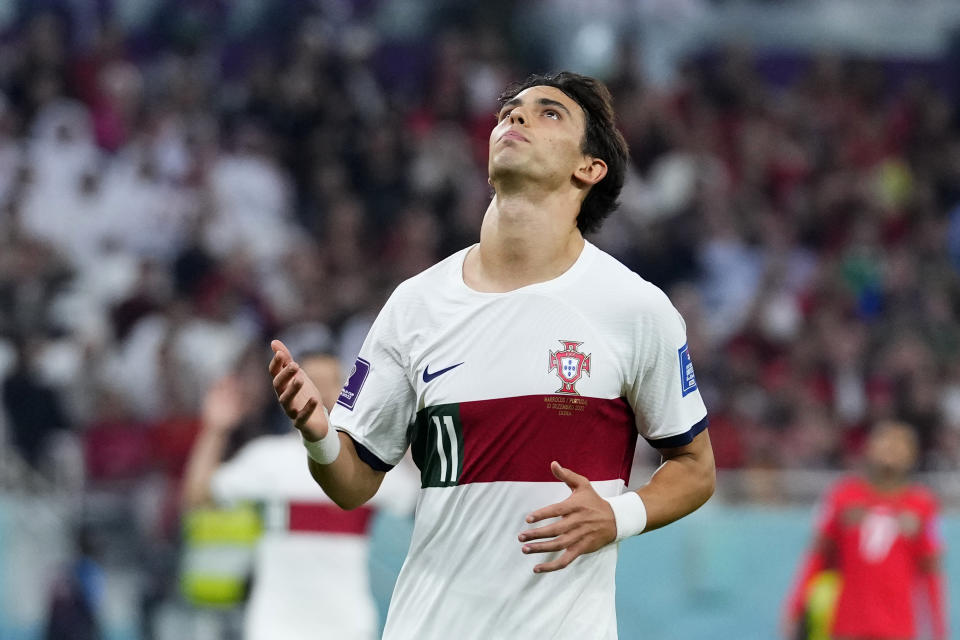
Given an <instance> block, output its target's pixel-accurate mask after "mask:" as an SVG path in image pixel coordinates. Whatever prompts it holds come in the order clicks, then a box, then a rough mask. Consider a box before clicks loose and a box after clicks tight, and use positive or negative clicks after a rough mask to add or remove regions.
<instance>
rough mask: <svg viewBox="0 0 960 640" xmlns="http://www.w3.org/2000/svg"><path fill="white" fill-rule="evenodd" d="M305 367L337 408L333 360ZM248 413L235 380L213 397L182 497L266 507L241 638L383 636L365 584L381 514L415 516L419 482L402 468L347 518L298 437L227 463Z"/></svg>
mask: <svg viewBox="0 0 960 640" xmlns="http://www.w3.org/2000/svg"><path fill="white" fill-rule="evenodd" d="M302 363H303V367H304V369H305V370H307V371H309V373H310V376H311V378H312V379H313V380H315V381H316V383H317V385H318V386H319V387H320V388H322V389H323V393H324V398H330V399H331V404H332V403H333V402H334V401H335V399H336V397H337V395H338V394H339V392H340V387H341V384H342V376H341V368H340V365H339V362H338V360H337V359H336V357H334V356H333V355H331V354H328V353H324V352H313V353H305V354H304V355H303V356H302ZM248 406H249V405H248V403H247V402H246V400H245V395H244V392H243V387H242V384H241V383H240V381H239V380H238V379H237V378H234V377H226V378H224V379H222V380H220V381H219V382H217V383H216V384H215V385H214V386H213V387H212V388H211V389H210V390H209V391H208V393H207V394H206V398H205V399H204V403H203V424H202V429H201V432H200V435H199V436H198V438H197V441H196V444H195V445H194V448H193V451H192V453H191V457H190V460H189V463H188V466H187V472H186V476H185V478H184V489H183V505H184V507H185V508H187V509H190V508H194V507H198V506H202V505H204V504H207V503H209V502H211V501H213V500H215V501H217V502H220V503H235V502H237V501H241V500H249V501H256V502H258V503H262V506H263V520H264V522H263V526H264V535H263V538H262V539H261V540H260V543H259V545H258V549H257V554H256V561H255V565H254V572H253V588H252V592H251V594H250V601H249V605H248V609H247V612H246V620H245V623H244V637H245V638H247V640H260V639H270V638H284V639H288V640H298V639H301V638H303V639H307V638H319V637H323V638H336V639H338V640H340V639H343V640H354V639H356V640H361V639H362V640H368V639H371V638H374V637H376V633H377V629H378V618H377V611H376V608H375V606H374V602H373V599H372V597H371V594H370V584H369V576H368V555H369V530H370V525H371V521H372V516H373V513H374V508H375V507H376V506H387V507H390V508H393V509H395V510H396V511H398V512H401V513H409V512H410V511H411V510H412V507H413V501H414V500H415V499H416V489H417V486H418V483H417V482H416V478H415V477H413V476H410V475H409V474H404V471H403V468H402V466H401V470H400V473H397V474H391V480H390V481H389V482H385V483H384V486H383V488H382V490H381V492H380V493H379V494H378V496H377V500H376V501H375V502H374V503H373V505H368V506H365V507H362V508H359V509H355V510H353V511H349V512H348V511H343V510H341V509H340V508H339V507H337V506H336V505H334V504H333V502H331V501H330V499H329V498H327V497H326V496H325V495H324V493H323V491H322V490H320V488H319V487H317V486H316V484H315V483H314V481H313V479H312V478H311V477H310V473H309V472H308V471H307V467H306V464H305V463H304V461H305V458H306V453H305V452H304V450H303V445H302V443H301V439H300V434H299V432H297V431H291V432H290V433H288V434H283V435H263V436H259V437H257V438H254V439H253V440H251V441H250V442H248V443H247V444H246V445H244V446H243V447H242V448H241V449H240V450H239V451H238V452H237V454H236V455H235V456H233V457H232V458H230V459H229V460H228V461H227V462H223V463H221V460H222V458H223V456H224V452H225V450H226V447H227V441H228V439H229V435H230V434H231V432H232V431H233V430H234V429H236V428H237V427H238V425H240V424H241V423H242V422H243V421H244V419H245V418H246V417H247V413H248ZM394 475H396V477H395V478H393V476H394Z"/></svg>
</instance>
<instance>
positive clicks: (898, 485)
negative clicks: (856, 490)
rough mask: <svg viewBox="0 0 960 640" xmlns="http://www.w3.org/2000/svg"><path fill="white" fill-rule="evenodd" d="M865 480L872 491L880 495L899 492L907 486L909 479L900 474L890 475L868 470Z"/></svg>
mask: <svg viewBox="0 0 960 640" xmlns="http://www.w3.org/2000/svg"><path fill="white" fill-rule="evenodd" d="M867 478H868V480H869V481H870V484H871V485H873V487H874V489H876V490H878V491H880V492H882V493H893V492H896V491H899V490H900V489H902V488H904V487H905V486H907V484H909V481H910V479H909V477H908V476H906V475H904V474H900V473H891V472H887V471H884V470H882V469H868V470H867Z"/></svg>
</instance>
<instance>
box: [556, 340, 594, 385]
mask: <svg viewBox="0 0 960 640" xmlns="http://www.w3.org/2000/svg"><path fill="white" fill-rule="evenodd" d="M559 342H561V343H562V344H563V350H562V351H551V352H550V367H549V368H548V369H547V373H549V372H551V371H553V370H554V369H556V370H557V375H558V376H560V382H562V383H563V386H561V387H560V388H559V389H557V390H556V391H554V393H567V394H570V395H574V396H578V395H580V394H579V393H578V392H577V390H576V388H574V386H573V385H575V384H576V383H577V380H579V379H580V376H582V375H583V374H585V373H586V374H587V375H589V374H590V355H591V354H589V353H580V352H579V351H577V347H579V346H580V345H581V344H583V343H582V342H576V341H573V340H560V341H559Z"/></svg>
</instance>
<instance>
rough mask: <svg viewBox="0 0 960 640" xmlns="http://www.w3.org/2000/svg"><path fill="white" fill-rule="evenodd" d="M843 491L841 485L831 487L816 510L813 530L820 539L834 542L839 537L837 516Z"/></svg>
mask: <svg viewBox="0 0 960 640" xmlns="http://www.w3.org/2000/svg"><path fill="white" fill-rule="evenodd" d="M844 489H845V487H844V485H843V483H841V484H839V485H837V486H835V487H833V488H832V489H831V490H830V491H828V492H827V494H826V495H825V496H824V497H823V500H822V502H821V503H820V506H819V507H818V509H817V515H816V522H815V523H814V530H815V532H816V534H817V535H818V536H820V537H821V538H826V539H827V540H834V541H835V540H837V539H838V538H839V537H840V520H839V518H838V514H839V513H840V504H841V501H842V496H843V493H844Z"/></svg>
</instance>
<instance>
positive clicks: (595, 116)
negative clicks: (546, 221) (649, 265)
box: [497, 71, 629, 234]
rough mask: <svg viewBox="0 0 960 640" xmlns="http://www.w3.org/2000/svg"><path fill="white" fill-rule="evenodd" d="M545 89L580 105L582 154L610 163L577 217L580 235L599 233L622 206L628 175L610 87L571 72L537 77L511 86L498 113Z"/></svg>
mask: <svg viewBox="0 0 960 640" xmlns="http://www.w3.org/2000/svg"><path fill="white" fill-rule="evenodd" d="M541 86H542V87H553V88H555V89H559V90H560V91H563V92H564V93H565V94H566V95H567V96H568V97H569V98H570V99H571V100H573V101H574V102H576V103H577V104H578V105H580V108H581V109H583V113H584V115H585V116H586V127H585V130H584V135H583V143H582V144H581V151H582V152H583V154H584V155H589V156H593V157H594V158H599V159H601V160H603V161H604V162H606V163H607V175H605V176H604V177H603V179H602V180H600V182H598V183H597V184H595V185H593V187H591V189H590V191H589V192H588V193H587V196H586V198H584V200H583V204H581V205H580V213H579V214H578V215H577V227H578V228H579V229H580V232H581V233H584V234H586V233H591V232H593V231H596V230H597V229H599V228H600V226H601V225H602V224H603V221H604V220H605V219H606V218H607V216H609V215H610V214H611V213H613V211H614V210H615V209H616V208H617V206H619V204H620V203H619V201H618V200H617V198H619V197H620V190H621V189H622V188H623V179H624V177H625V176H626V172H627V160H628V158H629V151H628V149H627V142H626V140H624V139H623V134H622V133H620V131H619V130H618V129H617V127H616V125H615V124H614V115H613V98H612V97H611V96H610V91H609V90H608V89H607V87H606V85H604V84H603V83H602V82H600V81H599V80H597V79H595V78H591V77H589V76H582V75H580V74H578V73H572V72H570V71H560V72H558V73H548V74H533V75H531V76H529V77H528V78H527V79H526V80H524V81H523V82H516V83H513V84H511V85H510V86H508V87H507V88H506V89H505V90H504V91H503V93H501V94H500V98H499V99H498V101H497V108H498V110H499V109H501V108H503V105H504V104H506V103H507V102H508V101H510V100H512V99H513V98H514V97H516V95H517V94H518V93H520V92H521V91H523V90H525V89H529V88H530V87H541Z"/></svg>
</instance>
